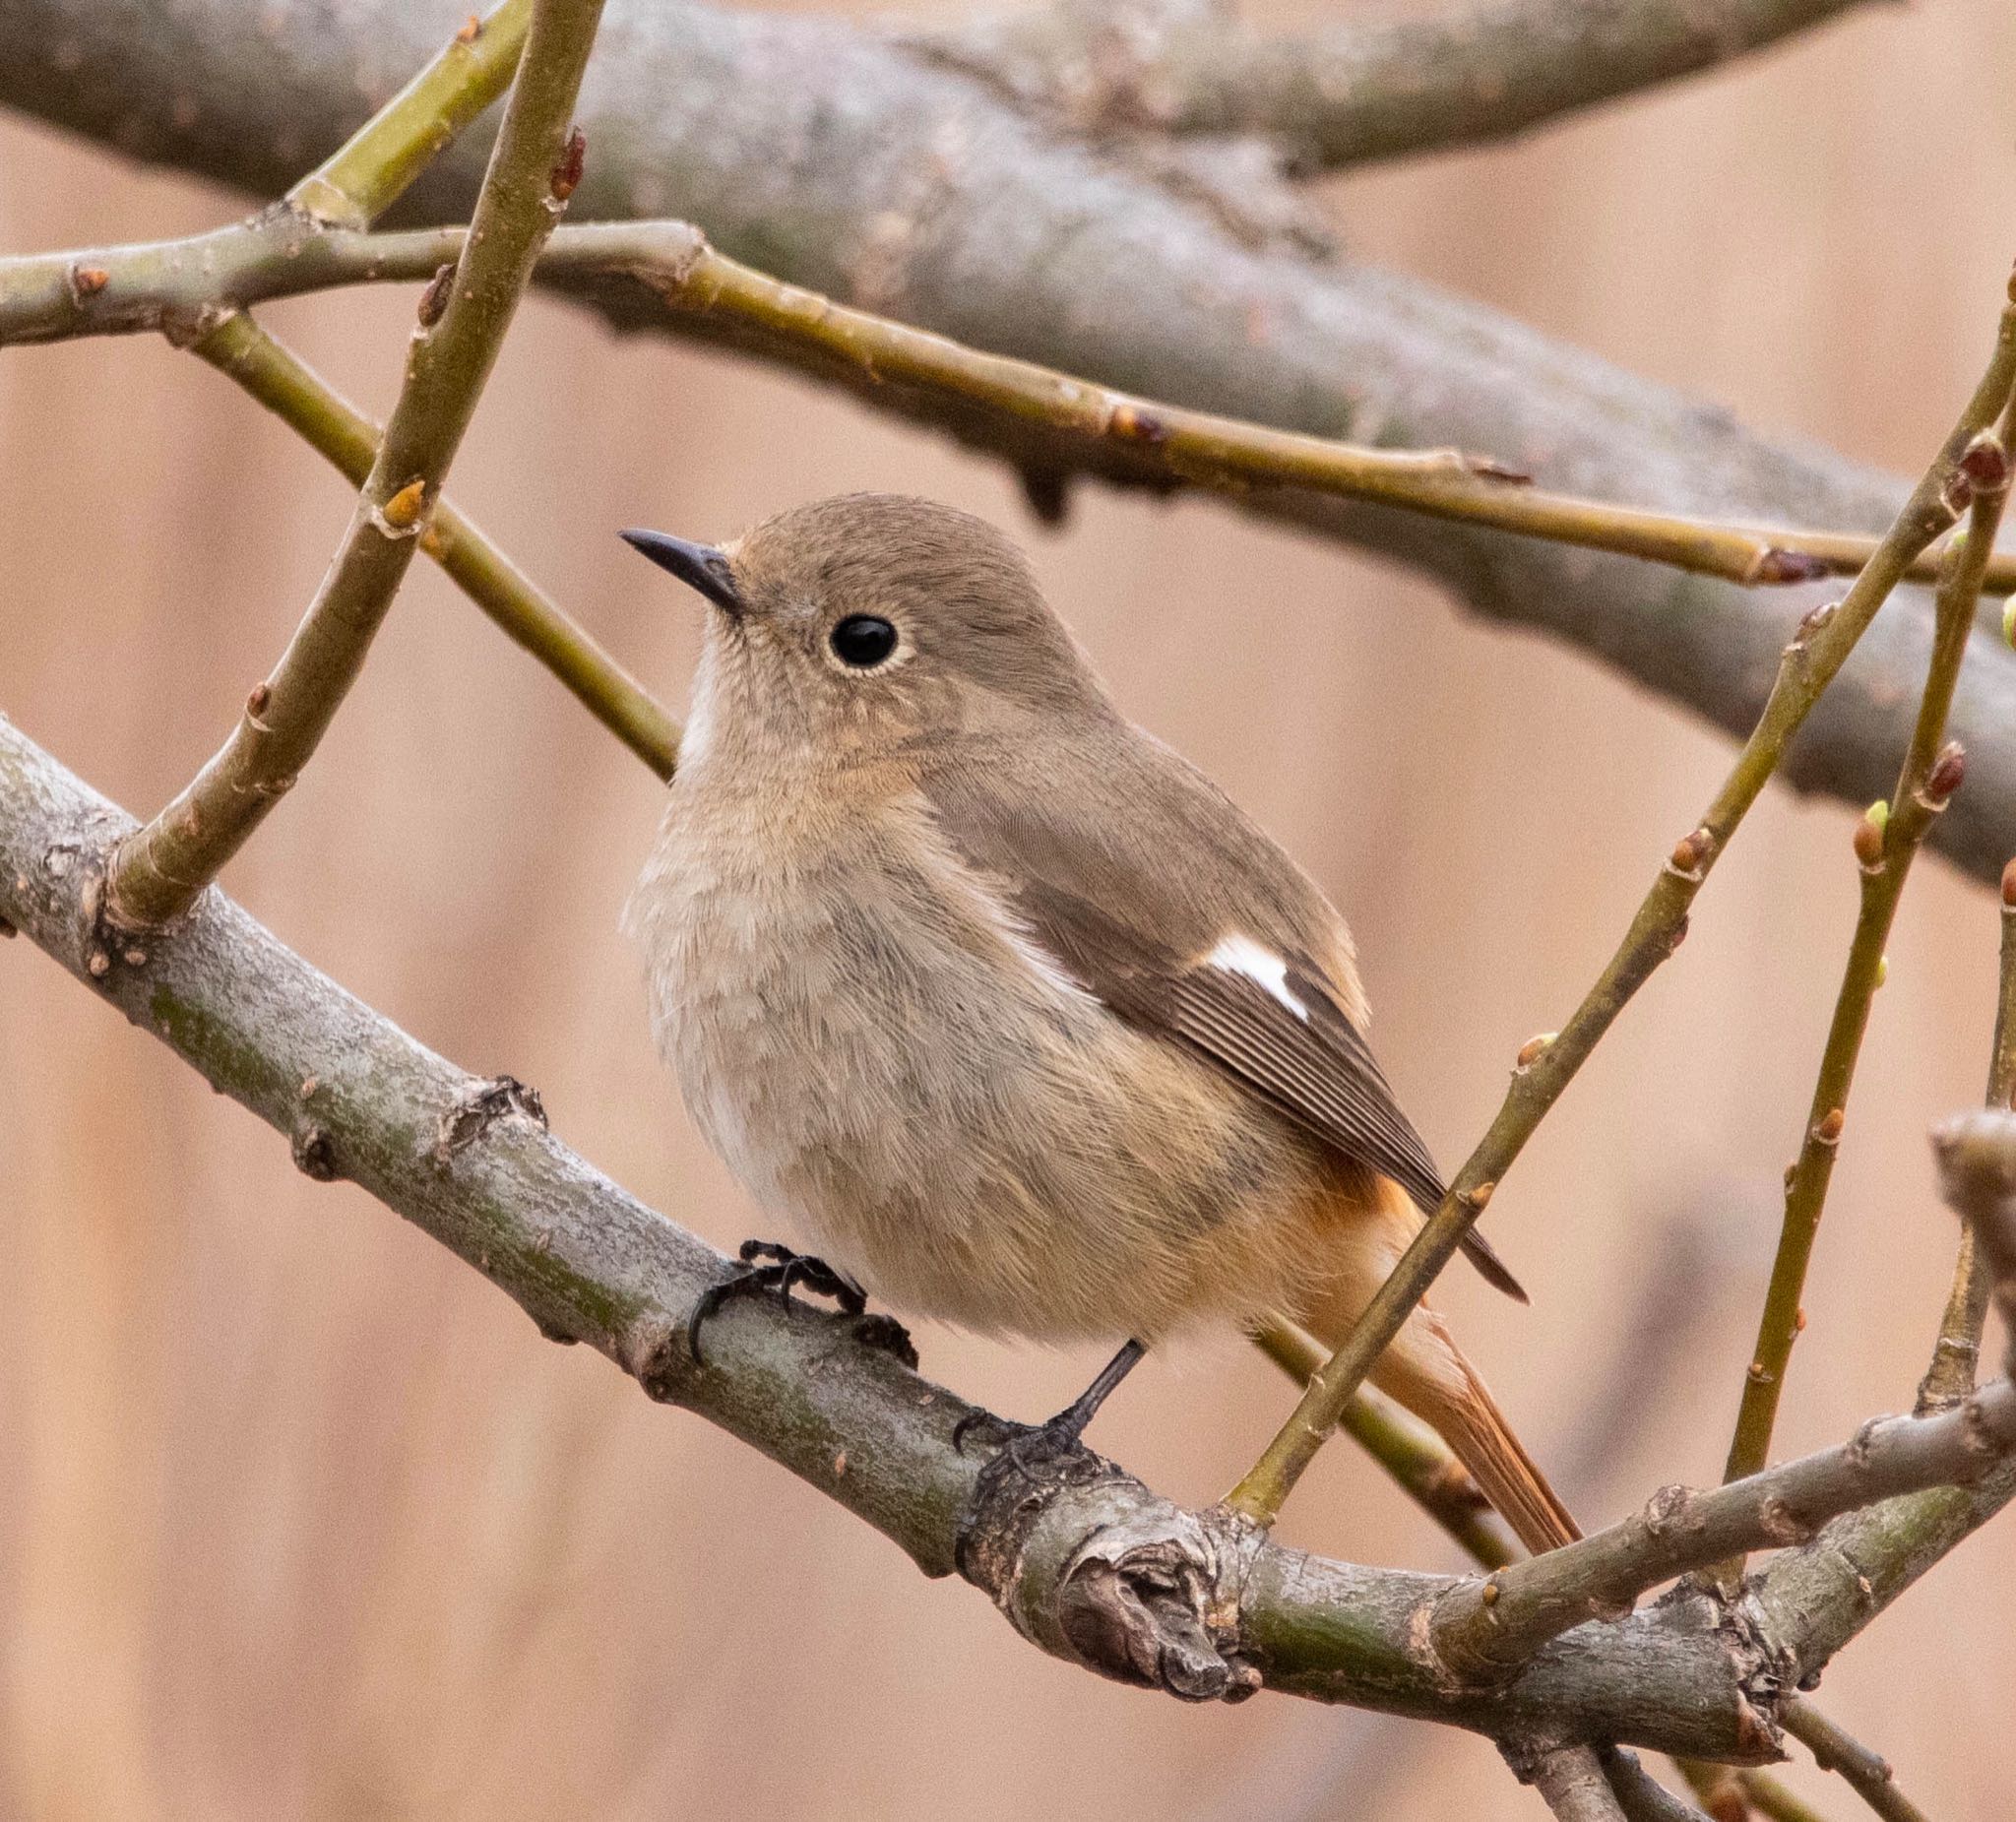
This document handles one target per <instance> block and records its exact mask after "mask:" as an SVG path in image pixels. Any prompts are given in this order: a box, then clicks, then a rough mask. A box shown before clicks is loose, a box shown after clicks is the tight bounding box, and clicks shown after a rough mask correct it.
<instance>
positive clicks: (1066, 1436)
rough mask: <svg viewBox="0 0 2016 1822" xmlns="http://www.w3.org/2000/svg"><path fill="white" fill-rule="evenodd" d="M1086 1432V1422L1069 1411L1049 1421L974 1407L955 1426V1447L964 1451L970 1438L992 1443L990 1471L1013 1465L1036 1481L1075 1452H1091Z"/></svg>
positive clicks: (1023, 1475)
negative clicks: (1020, 1420) (1031, 1420)
mask: <svg viewBox="0 0 2016 1822" xmlns="http://www.w3.org/2000/svg"><path fill="white" fill-rule="evenodd" d="M1084 1434H1085V1425H1084V1424H1083V1423H1080V1422H1074V1421H1073V1414H1072V1413H1071V1412H1068V1411H1060V1412H1058V1413H1057V1414H1056V1415H1055V1416H1054V1417H1051V1418H1050V1419H1049V1420H1048V1421H1047V1422H1045V1423H1016V1422H1012V1421H1011V1420H1010V1419H1008V1418H1006V1417H997V1416H995V1415H994V1414H993V1413H992V1412H991V1411H970V1412H968V1413H967V1414H966V1415H965V1416H963V1417H961V1418H960V1419H959V1421H958V1423H957V1424H955V1425H954V1426H953V1430H952V1447H953V1448H954V1449H955V1450H956V1451H957V1452H958V1453H960V1454H962V1455H964V1454H965V1453H966V1445H967V1443H968V1441H969V1440H972V1439H977V1440H980V1441H983V1442H986V1443H988V1444H991V1445H992V1448H993V1452H994V1453H993V1459H992V1460H991V1461H990V1462H988V1464H987V1468H986V1472H987V1473H988V1474H989V1475H992V1474H996V1473H998V1472H1000V1471H1001V1470H1003V1469H1013V1470H1014V1471H1015V1472H1016V1473H1017V1474H1019V1475H1021V1476H1022V1477H1023V1478H1024V1479H1025V1480H1032V1481H1033V1480H1040V1479H1041V1478H1042V1476H1043V1474H1044V1472H1045V1471H1046V1470H1054V1469H1055V1468H1056V1467H1057V1465H1058V1464H1059V1463H1060V1462H1063V1461H1066V1460H1068V1459H1070V1458H1071V1457H1073V1456H1081V1455H1082V1456H1090V1454H1091V1451H1090V1450H1089V1449H1087V1448H1086V1446H1085V1442H1084Z"/></svg>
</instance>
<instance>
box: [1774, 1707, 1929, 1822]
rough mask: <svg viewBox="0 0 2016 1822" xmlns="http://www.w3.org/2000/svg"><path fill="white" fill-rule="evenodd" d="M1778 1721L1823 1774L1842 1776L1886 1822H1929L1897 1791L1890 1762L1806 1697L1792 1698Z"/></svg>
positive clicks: (1909, 1800) (1915, 1805)
mask: <svg viewBox="0 0 2016 1822" xmlns="http://www.w3.org/2000/svg"><path fill="white" fill-rule="evenodd" d="M1779 1719H1780V1721H1782V1722H1783V1723H1784V1725H1785V1730H1786V1731H1787V1732H1788V1733H1790V1734H1791V1735H1792V1736H1793V1738H1795V1739H1796V1740H1801V1741H1803V1742H1804V1744H1805V1746H1806V1748H1807V1750H1808V1751H1810V1752H1811V1753H1812V1755H1813V1763H1814V1764H1815V1765H1817V1766H1818V1767H1819V1768H1820V1769H1821V1770H1822V1771H1823V1772H1839V1773H1840V1774H1841V1775H1842V1777H1843V1778H1845V1779H1846V1780H1847V1781H1848V1783H1849V1785H1850V1786H1851V1788H1852V1789H1853V1790H1854V1791H1855V1793H1856V1794H1857V1795H1858V1796H1859V1797H1860V1798H1861V1799H1862V1801H1863V1802H1865V1803H1867V1804H1868V1806H1869V1807H1870V1808H1871V1809H1873V1810H1874V1811H1875V1812H1876V1813H1877V1814H1878V1815H1879V1816H1881V1817H1883V1818H1884V1822H1927V1818H1926V1816H1925V1812H1924V1811H1923V1810H1922V1809H1921V1808H1920V1807H1919V1806H1918V1805H1917V1804H1916V1803H1914V1802H1913V1801H1912V1800H1911V1799H1910V1798H1909V1797H1907V1796H1906V1795H1905V1794H1904V1792H1903V1791H1900V1790H1899V1789H1898V1788H1897V1786H1896V1783H1895V1782H1894V1779H1895V1774H1894V1773H1893V1772H1892V1771H1891V1769H1890V1761H1889V1760H1888V1759H1885V1758H1882V1757H1880V1756H1879V1755H1878V1754H1876V1753H1873V1752H1871V1751H1870V1750H1869V1749H1868V1748H1867V1747H1866V1746H1864V1745H1863V1744H1862V1743H1861V1742H1860V1741H1859V1739H1857V1738H1856V1737H1855V1735H1854V1734H1852V1733H1850V1732H1848V1731H1847V1730H1846V1729H1845V1728H1840V1727H1837V1726H1836V1725H1835V1724H1834V1723H1833V1722H1832V1721H1829V1720H1828V1719H1827V1717H1826V1716H1825V1715H1823V1714H1821V1713H1820V1711H1819V1710H1818V1709H1816V1708H1815V1707H1814V1706H1813V1705H1812V1703H1810V1702H1808V1701H1806V1700H1805V1698H1804V1697H1802V1696H1794V1697H1792V1699H1791V1700H1790V1701H1788V1702H1787V1703H1786V1704H1785V1706H1784V1707H1783V1708H1782V1709H1781V1710H1780V1711H1779Z"/></svg>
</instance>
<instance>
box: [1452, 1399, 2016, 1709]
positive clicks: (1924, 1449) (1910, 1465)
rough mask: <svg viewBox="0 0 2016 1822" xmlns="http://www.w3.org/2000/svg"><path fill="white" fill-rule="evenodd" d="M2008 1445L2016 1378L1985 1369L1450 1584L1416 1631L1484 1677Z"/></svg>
mask: <svg viewBox="0 0 2016 1822" xmlns="http://www.w3.org/2000/svg"><path fill="white" fill-rule="evenodd" d="M2012 1453H2016V1384H2012V1383H2011V1381H2009V1380H2007V1379H1997V1380H1994V1381H1992V1382H1990V1383H1989V1384H1988V1385H1985V1386H1984V1387H1983V1388H1982V1389H1981V1390H1980V1391H1979V1392H1977V1393H1975V1394H1974V1395H1973V1396H1972V1397H1971V1398H1969V1399H1968V1400H1967V1401H1966V1402H1965V1403H1964V1404H1961V1405H1958V1406H1956V1407H1954V1408H1953V1409H1951V1410H1948V1411H1943V1412H1940V1413H1938V1414H1935V1415H1933V1416H1928V1417H1883V1418H1879V1419H1877V1420H1875V1421H1873V1422H1870V1423H1865V1424H1864V1425H1863V1426H1862V1427H1861V1429H1859V1431H1857V1433H1856V1435H1855V1438H1854V1440H1852V1441H1850V1442H1847V1443H1843V1444H1842V1445H1841V1446H1840V1447H1838V1448H1833V1449H1822V1450H1820V1451H1819V1452H1818V1453H1816V1454H1813V1455H1807V1456H1802V1457H1801V1458H1799V1459H1798V1460H1797V1461H1792V1462H1783V1463H1780V1464H1779V1465H1778V1466H1777V1467H1775V1468H1770V1469H1766V1470H1765V1471H1763V1472H1762V1473H1760V1474H1755V1475H1752V1476H1749V1477H1748V1478H1747V1479H1742V1480H1732V1481H1729V1482H1728V1483H1726V1484H1725V1485H1722V1486H1719V1487H1717V1488H1715V1489H1714V1490H1713V1491H1711V1492H1695V1491H1692V1490H1690V1489H1688V1488H1686V1487H1677V1486H1670V1487H1666V1488H1664V1489H1663V1490H1662V1491H1660V1492H1659V1493H1657V1494H1655V1495H1654V1496H1653V1498H1652V1500H1651V1501H1650V1503H1649V1504H1648V1505H1647V1506H1646V1507H1645V1509H1644V1511H1643V1512H1641V1513H1639V1514H1638V1515H1637V1516H1636V1517H1634V1518H1629V1519H1626V1520H1625V1521H1624V1522H1623V1523H1622V1524H1621V1525H1613V1526H1611V1527H1610V1529H1609V1530H1607V1531H1602V1532H1598V1533H1597V1534H1596V1535H1595V1536H1594V1537H1589V1538H1584V1539H1581V1540H1580V1541H1579V1542H1575V1543H1568V1544H1563V1545H1562V1546H1561V1547H1560V1548H1559V1549H1557V1550H1549V1551H1547V1552H1546V1554H1545V1555H1544V1556H1536V1557H1533V1558H1531V1559H1530V1560H1528V1561H1526V1562H1521V1563H1514V1564H1512V1565H1511V1566H1510V1567H1508V1568H1504V1569H1497V1570H1494V1571H1492V1573H1491V1575H1490V1576H1489V1577H1488V1579H1486V1580H1484V1581H1482V1582H1479V1581H1476V1580H1474V1579H1473V1580H1471V1581H1467V1582H1464V1583H1462V1584H1460V1585H1458V1586H1457V1587H1456V1588H1454V1589H1452V1590H1451V1591H1450V1592H1449V1593H1448V1594H1447V1595H1445V1596H1444V1597H1443V1598H1442V1599H1441V1601H1440V1602H1438V1603H1437V1605H1436V1608H1435V1611H1434V1613H1433V1614H1432V1615H1431V1616H1430V1621H1429V1628H1428V1630H1429V1637H1430V1639H1431V1641H1432V1644H1433V1648H1434V1651H1435V1654H1436V1656H1437V1657H1439V1658H1440V1659H1441V1660H1442V1661H1443V1663H1445V1664H1446V1665H1449V1667H1450V1668H1451V1669H1452V1670H1454V1671H1455V1672H1456V1673H1457V1674H1458V1675H1460V1676H1463V1677H1466V1678H1470V1679H1473V1680H1477V1679H1489V1678H1491V1677H1493V1676H1500V1675H1503V1674H1504V1673H1505V1672H1506V1671H1507V1670H1508V1669H1510V1668H1511V1667H1513V1666H1514V1665H1518V1664H1521V1663H1523V1662H1524V1661H1525V1660H1526V1659H1527V1658H1529V1657H1530V1656H1531V1655H1532V1654H1533V1653H1534V1652H1535V1651H1536V1650H1537V1649H1538V1648H1539V1647H1540V1646H1541V1645H1543V1644H1544V1643H1545V1642H1546V1641H1547V1640H1548V1639H1552V1638H1558V1637H1559V1636H1560V1635H1561V1634H1562V1633H1563V1632H1566V1631H1568V1630H1569V1629H1570V1628H1571V1627H1573V1626H1578V1625H1580V1624H1582V1623H1583V1622H1584V1621H1586V1620H1590V1619H1602V1618H1607V1617H1613V1616H1615V1615H1616V1614H1617V1613H1620V1612H1626V1611H1628V1610H1629V1609H1630V1608H1631V1606H1632V1605H1633V1603H1634V1602H1636V1601H1637V1599H1638V1597H1639V1596H1640V1595H1642V1594H1644V1593H1645V1592H1646V1590H1648V1589H1650V1588H1655V1587H1657V1586H1658V1585H1659V1584H1660V1583H1662V1582H1668V1581H1670V1580H1672V1579H1673V1578H1674V1577H1675V1576H1680V1575H1685V1574H1687V1573H1689V1572H1690V1571H1692V1570H1696V1569H1704V1568H1706V1567H1708V1566H1709V1565H1710V1564H1711V1563H1716V1562H1720V1561H1721V1560H1722V1559H1723V1558H1724V1557H1726V1556H1740V1555H1746V1554H1748V1553H1749V1552H1750V1551H1752V1550H1762V1549H1782V1548H1783V1547H1785V1546H1786V1545H1787V1544H1791V1543H1805V1542H1808V1541H1810V1540H1811V1539H1813V1538H1814V1537H1815V1536H1817V1535H1818V1533H1819V1532H1820V1530H1821V1528H1822V1527H1823V1526H1824V1525H1826V1524H1827V1523H1828V1522H1829V1521H1830V1520H1832V1519H1835V1518H1838V1517H1840V1516H1841V1515H1842V1514H1843V1513H1846V1512H1857V1511H1859V1510H1861V1509H1862V1508H1863V1507H1865V1506H1871V1505H1874V1504H1875V1503H1876V1502H1878V1501H1879V1500H1883V1499H1888V1498H1893V1497H1895V1496H1896V1495H1898V1494H1900V1493H1915V1492H1919V1491H1922V1489H1924V1488H1926V1487H1935V1486H1936V1487H1951V1486H1972V1485H1975V1484H1976V1483H1978V1482H1980V1481H1983V1480H1985V1479H1986V1478H1987V1477H1988V1476H1990V1475H1992V1474H1994V1473H1996V1472H1997V1471H1999V1470H2002V1469H2004V1468H2006V1466H2007V1464H2008V1461H2009V1458H2010V1456H2011V1455H2012Z"/></svg>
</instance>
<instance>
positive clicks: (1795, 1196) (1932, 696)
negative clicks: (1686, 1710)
mask: <svg viewBox="0 0 2016 1822" xmlns="http://www.w3.org/2000/svg"><path fill="white" fill-rule="evenodd" d="M2001 418H2002V422H2001V427H2000V435H1999V436H1995V435H1990V434H1988V433H1986V432H1984V433H1983V434H1982V435H1981V436H1980V437H1977V438H1976V439H1975V441H1974V443H1973V445H1972V446H1971V447H1970V448H1969V450H1968V452H1967V454H1966V455H1965V456H1963V457H1962V458H1961V463H1962V469H1963V471H1964V472H1965V473H1966V474H1967V476H1968V482H1969V484H1970V485H1972V486H1973V487H1974V490H1975V492H1974V502H1973V505H1972V507H1971V508H1970V511H1969V517H1968V528H1967V531H1966V533H1965V534H1964V536H1963V537H1962V538H1961V539H1960V540H1958V541H1957V542H1956V544H1955V546H1954V548H1953V549H1952V551H1951V553H1950V557H1949V563H1948V571H1947V574H1946V576H1945V578H1944V579H1943V580H1942V581H1941V583H1940V585H1939V592H1938V610H1937V623H1936V632H1935V635H1934V638H1933V642H1932V658H1931V662H1930V664H1929V665H1928V666H1927V667H1926V671H1925V680H1924V687H1923V689H1922V692H1921V696H1920V704H1919V714H1918V723H1917V725H1916V726H1915V727H1914V729H1913V730H1912V737H1911V744H1910V746H1909V747H1907V748H1906V749H1905V753H1904V758H1903V760H1902V762H1901V763H1900V765H1899V768H1898V774H1897V787H1896V790H1895V792H1894V793H1893V798H1892V802H1891V804H1890V805H1889V806H1883V805H1876V806H1873V807H1872V808H1871V809H1870V810H1869V812H1868V813H1867V814H1866V815H1865V816H1864V817H1863V819H1862V820H1861V822H1859V824H1858V825H1857V826H1856V832H1855V852H1856V859H1857V862H1858V865H1859V871H1860V905H1859V911H1858V912H1857V915H1856V925H1855V934H1854V936H1853V938H1852V939H1851V940H1850V943H1849V951H1848V960H1847V963H1846V965H1845V966H1844V968H1843V970H1842V978H1841V987H1840V990H1839V992H1838V993H1837V995H1836V997H1835V1003H1834V1016H1833V1018H1832V1020H1831V1021H1830V1023H1829V1026H1828V1032H1827V1041H1826V1045H1825V1047H1824V1049H1823V1050H1822V1053H1821V1058H1820V1069H1819V1074H1818V1078H1817V1080H1816V1081H1815V1083H1814V1085H1813V1095H1812V1100H1811V1104H1810V1105H1809V1107H1808V1109H1807V1113H1806V1127H1805V1137H1804V1139H1803V1141H1802V1143H1801V1145H1800V1147H1799V1154H1798V1157H1797V1159H1796V1161H1795V1162H1794V1163H1793V1165H1792V1168H1791V1170H1790V1171H1789V1172H1788V1174H1787V1177H1786V1184H1785V1218H1784V1224H1783V1226H1782V1228H1781V1230H1780V1233H1779V1240H1778V1249H1777V1253H1776V1256H1775V1257H1774V1258H1773V1260H1772V1264H1771V1281H1770V1284H1769V1287H1768V1288H1767V1289H1766V1292H1765V1297H1764V1307H1763V1310H1762V1311H1761V1312H1760V1314H1759V1316H1758V1320H1757V1340H1756V1344H1755V1347H1754V1348H1753V1349H1752V1351H1751V1355H1750V1362H1749V1365H1748V1366H1747V1368H1746V1369H1745V1370H1744V1374H1743V1388H1742V1396H1741V1400H1740V1403H1739V1406H1738V1409H1737V1413H1736V1423H1735V1433H1734V1435H1733V1437H1732V1438H1731V1441H1730V1450H1729V1462H1728V1466H1727V1469H1726V1472H1725V1478H1727V1479H1731V1480H1734V1479H1738V1478H1740V1477H1741V1476H1744V1475H1751V1474H1755V1473H1756V1472H1757V1470H1758V1469H1760V1468H1762V1467H1763V1466H1764V1464H1765V1462H1766V1461H1768V1460H1769V1459H1770V1454H1771V1435H1772V1430H1773V1428H1774V1427H1775V1425H1776V1423H1777V1418H1778V1404H1779V1399H1780V1397H1781V1395H1782V1393H1783V1391H1784V1387H1785V1375H1786V1370H1787V1368H1788V1367H1789V1366H1790V1364H1791V1361H1792V1351H1793V1344H1794V1343H1795V1341H1796V1339H1797V1337H1798V1333H1799V1329H1800V1327H1801V1326H1802V1325H1801V1321H1800V1316H1799V1305H1800V1298H1801V1296H1802V1295H1803V1293H1804V1289H1805V1282H1806V1267H1807V1264H1808V1262H1809V1261H1810V1260H1811V1258H1812V1252H1813V1242H1814V1240H1815V1238H1816V1237H1817V1234H1818V1231H1819V1226H1820V1217H1821V1214H1822V1211H1823V1210H1824V1209H1825V1207H1826V1202H1827V1187H1828V1184H1829V1182H1830V1181H1831V1180H1832V1177H1833V1174H1834V1161H1835V1159H1836V1157H1837V1156H1839V1153H1840V1149H1841V1140H1842V1135H1843V1131H1844V1128H1845V1126H1846V1122H1847V1118H1848V1103H1849V1095H1850V1092H1851V1091H1852V1089H1853V1088H1854V1086H1855V1075H1856V1064H1857V1062H1858V1060H1859V1057H1860V1055H1861V1046H1862V1037H1863V1034H1864V1033H1865V1032H1866V1031H1867V1029H1868V1023H1869V1010H1870V1007H1871V1005H1872V1003H1873V1002H1874V1000H1875V996H1876V990H1877V988H1878V987H1879V986H1880V985H1881V983H1882V979H1883V974H1884V969H1885V963H1884V960H1883V957H1884V948H1885V945H1886V944H1887V943H1888V942H1889V940H1890V927H1891V924H1892V923H1893V921H1894V920H1895V918H1896V915H1897V907H1898V905H1899V904H1900V902H1901V901H1902V899H1903V896H1904V887H1905V882H1906V880H1907V879H1908V878H1909V876H1910V873H1911V864H1912V861H1913V860H1914V859H1915V858H1916V857H1917V855H1918V850H1919V848H1920V845H1921V844H1922V842H1923V841H1924V838H1925V836H1926V834H1927V833H1928V832H1929V831H1930V829H1931V826H1932V824H1933V823H1934V822H1935V821H1937V819H1938V818H1939V817H1940V816H1941V815H1942V814H1944V812H1945V809H1946V805H1947V803H1948V801H1949V800H1950V799H1951V798H1952V795H1953V793H1954V791H1956V790H1957V789H1958V788H1959V787H1960V785H1961V782H1962V780H1963V779H1964V777H1965V775H1966V752H1965V750H1964V749H1963V748H1962V747H1960V746H1959V745H1958V744H1957V743H1955V744H1953V745H1946V744H1945V737H1946V718H1947V715H1948V713H1949V712H1950V710H1951V707H1952V703H1953V692H1954V690H1955V688H1956V687H1957V685H1958V683H1959V679H1960V667H1961V664H1962V663H1963V662H1964V661H1965V660H1966V657H1967V649H1968V646H1969V644H1970V643H1971V640H1970V634H1971V629H1972V627H1973V624H1974V617H1975V608H1976V606H1977V605H1978V603H1979V600H1980V597H1981V578H1982V572H1983V565H1984V563H1985V554H1986V551H1987V550H1988V548H1989V547H1990V546H1991V545H1992V544H1993V542H1994V536H1995V530H1996V528H1997V527H1998V526H1999V525H2000V524H2001V520H2002V506H2003V502H2004V501H2005V500H2006V499H2007V497H2008V493H2009V452H2008V448H2007V440H2008V438H2009V437H2010V435H2011V434H2012V426H2016V412H2012V411H2011V410H2010V408H2007V407H2005V408H2004V409H2003V411H2002V413H2001ZM1741 1573H1742V1564H1741V1563H1740V1562H1739V1561H1734V1560H1732V1561H1731V1562H1729V1563H1726V1564H1724V1565H1723V1566H1722V1569H1721V1571H1720V1574H1721V1579H1722V1581H1723V1583H1724V1585H1725V1586H1727V1587H1732V1588H1733V1586H1734V1585H1735V1583H1736V1581H1737V1580H1738V1579H1739V1578H1740V1576H1741Z"/></svg>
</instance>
